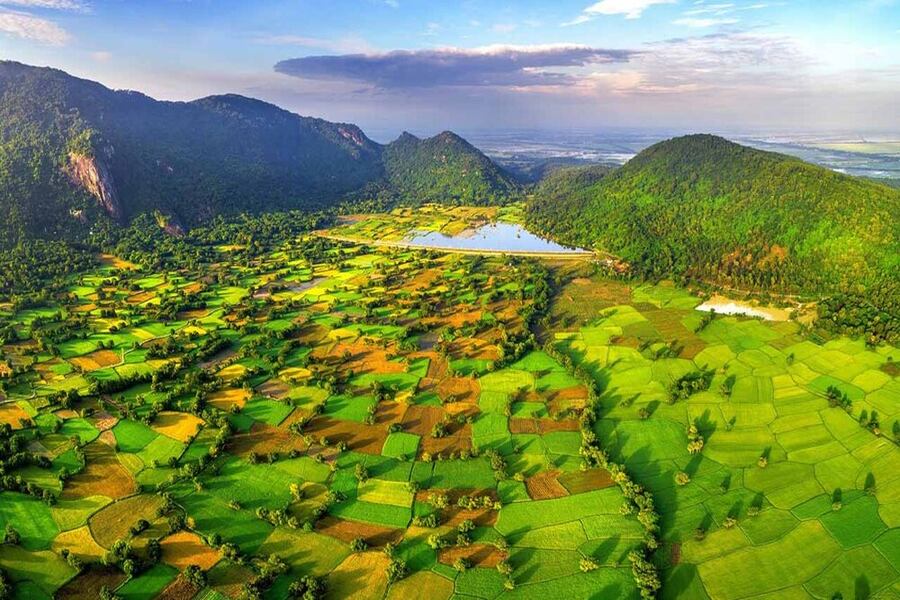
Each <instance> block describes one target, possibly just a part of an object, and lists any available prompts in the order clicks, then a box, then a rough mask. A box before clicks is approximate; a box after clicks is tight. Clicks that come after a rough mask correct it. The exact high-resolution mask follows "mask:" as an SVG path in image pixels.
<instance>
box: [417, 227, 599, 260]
mask: <svg viewBox="0 0 900 600" xmlns="http://www.w3.org/2000/svg"><path fill="white" fill-rule="evenodd" d="M404 242H405V243H406V244H408V245H410V246H420V247H427V248H447V249H453V250H489V251H494V252H535V253H543V254H554V253H565V254H572V253H585V254H589V251H587V250H582V249H581V248H569V247H567V246H563V245H561V244H557V243H556V242H554V241H551V240H548V239H545V238H542V237H540V236H537V235H535V234H533V233H531V232H530V231H528V230H527V229H525V228H524V227H522V226H521V225H517V224H515V223H491V224H488V225H482V226H480V227H478V228H477V229H467V230H466V231H464V232H463V233H461V234H459V235H455V236H451V235H446V234H444V233H441V232H439V231H419V230H415V231H412V232H410V233H409V235H407V236H406V239H405V240H404Z"/></svg>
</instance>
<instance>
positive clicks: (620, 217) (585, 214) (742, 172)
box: [528, 135, 900, 292]
mask: <svg viewBox="0 0 900 600" xmlns="http://www.w3.org/2000/svg"><path fill="white" fill-rule="evenodd" d="M557 183H559V182H557ZM562 183H563V185H543V186H540V187H538V188H537V192H536V196H535V199H534V201H533V202H531V203H530V206H529V209H528V219H529V222H530V223H531V225H532V226H533V227H535V228H536V229H537V230H539V231H541V232H544V233H548V234H551V235H554V236H556V237H558V238H559V239H561V240H562V241H564V242H568V243H571V244H578V245H583V246H590V247H594V248H601V249H604V250H607V251H610V252H612V253H615V254H617V255H620V256H621V257H622V258H624V259H625V260H627V261H629V262H630V263H631V264H632V266H633V268H634V269H635V271H636V272H637V273H639V274H642V275H646V276H651V277H656V276H672V275H674V276H682V277H688V278H693V279H700V280H706V281H713V282H716V283H719V284H724V285H731V286H734V287H738V288H741V289H768V290H776V291H783V292H821V291H824V290H835V289H842V288H845V287H851V286H857V285H860V284H862V285H867V284H872V283H874V282H878V281H882V280H884V279H885V278H890V277H896V275H897V272H898V268H900V231H898V228H900V220H898V218H897V215H898V214H900V192H898V191H896V190H892V189H890V188H888V187H886V186H883V185H879V184H877V183H873V182H871V181H867V180H863V179H857V178H854V177H849V176H846V175H841V174H839V173H835V172H832V171H830V170H828V169H824V168H821V167H817V166H814V165H811V164H807V163H805V162H803V161H801V160H798V159H795V158H791V157H787V156H783V155H780V154H774V153H769V152H762V151H759V150H754V149H751V148H747V147H744V146H740V145H738V144H734V143H732V142H729V141H727V140H725V139H722V138H719V137H715V136H711V135H692V136H686V137H681V138H676V139H672V140H668V141H665V142H662V143H659V144H656V145H654V146H652V147H650V148H648V149H646V150H645V151H643V152H641V153H640V154H639V155H638V156H636V157H635V158H634V159H633V160H631V161H630V162H628V163H627V164H626V165H625V166H624V167H622V168H621V169H618V170H617V171H615V172H613V173H612V174H611V175H609V176H607V177H604V178H602V179H600V180H599V181H595V182H593V183H589V184H588V185H583V184H584V181H583V178H570V180H569V181H564V182H562Z"/></svg>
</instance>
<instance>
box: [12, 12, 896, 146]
mask: <svg viewBox="0 0 900 600" xmlns="http://www.w3.org/2000/svg"><path fill="white" fill-rule="evenodd" d="M0 58H2V59H8V60H17V61H20V62H24V63H28V64H33V65H42V66H52V67H57V68H60V69H63V70H66V71H68V72H70V73H72V74H73V75H77V76H79V77H85V78H88V79H93V80H97V81H100V82H101V83H103V84H105V85H107V86H109V87H111V88H117V89H135V90H139V91H142V92H144V93H147V94H149V95H151V96H153V97H155V98H159V99H166V100H190V99H194V98H198V97H202V96H206V95H210V94H219V93H239V94H244V95H248V96H253V97H257V98H261V99H263V100H267V101H270V102H273V103H275V104H278V105H280V106H283V107H284V108H287V109H289V110H291V111H294V112H298V113H300V114H304V115H312V116H319V117H323V118H326V119H329V120H334V121H345V122H353V123H357V124H359V125H360V126H362V127H363V128H364V129H367V130H374V131H378V132H386V133H385V135H392V134H393V133H394V132H396V133H399V132H400V131H402V130H410V131H414V132H421V133H434V132H437V131H441V130H444V129H457V130H501V129H559V130H565V129H582V130H583V129H598V130H602V129H614V128H636V129H653V128H666V129H672V130H683V131H731V132H761V133H764V132H792V131H796V132H823V133H829V132H846V133H847V134H848V135H851V136H855V135H858V136H862V135H890V134H898V133H900V0H600V1H596V2H592V1H591V0H552V1H537V0H516V1H512V0H508V1H491V0H460V1H454V0H0Z"/></svg>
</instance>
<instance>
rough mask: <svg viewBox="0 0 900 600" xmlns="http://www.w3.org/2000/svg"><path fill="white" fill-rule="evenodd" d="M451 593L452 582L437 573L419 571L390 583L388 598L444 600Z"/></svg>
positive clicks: (397, 599) (391, 599) (392, 599)
mask: <svg viewBox="0 0 900 600" xmlns="http://www.w3.org/2000/svg"><path fill="white" fill-rule="evenodd" d="M451 595H453V582H452V581H450V580H449V579H447V578H445V577H441V576H440V575H438V574H437V573H432V572H430V571H419V572H418V573H413V574H412V575H410V576H409V577H407V578H406V579H401V580H400V581H398V582H396V583H394V584H393V585H391V589H390V591H389V592H388V595H387V598H388V600H446V599H447V598H449V597H450V596H451Z"/></svg>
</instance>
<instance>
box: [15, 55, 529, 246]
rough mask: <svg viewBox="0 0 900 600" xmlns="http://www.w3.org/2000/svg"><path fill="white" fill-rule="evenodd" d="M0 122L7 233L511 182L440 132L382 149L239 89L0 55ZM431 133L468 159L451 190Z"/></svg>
mask: <svg viewBox="0 0 900 600" xmlns="http://www.w3.org/2000/svg"><path fill="white" fill-rule="evenodd" d="M0 123H2V125H0V166H2V167H4V168H2V169H0V184H2V185H0V190H5V192H4V191H0V208H3V209H6V210H5V211H4V212H5V213H6V214H7V217H6V218H5V219H3V220H0V232H2V233H5V234H6V235H5V236H3V239H4V240H7V244H9V243H10V242H12V243H16V241H18V240H23V239H28V238H32V237H43V238H56V237H59V236H62V237H69V238H73V239H78V238H80V237H82V236H84V235H85V233H86V231H88V230H89V229H90V225H91V223H92V222H94V221H96V219H98V218H104V217H105V218H112V219H113V220H116V221H118V222H120V223H125V222H128V221H129V220H131V219H132V218H134V217H135V216H137V215H140V214H144V213H152V212H155V211H158V212H161V213H163V214H164V215H166V217H167V218H169V219H172V220H173V222H176V223H178V222H181V223H184V225H185V226H187V227H190V226H193V225H197V224H200V223H203V222H205V221H208V220H209V219H210V218H211V217H213V216H215V215H217V214H223V213H235V212H265V211H271V210H287V209H302V210H317V209H321V208H325V207H328V206H331V205H333V204H334V203H336V202H338V201H340V200H341V199H343V198H345V197H347V196H349V195H352V194H354V193H361V192H362V193H369V192H370V191H371V192H372V193H375V192H377V193H380V194H382V195H387V196H389V197H397V196H409V195H410V194H413V193H415V194H420V195H421V199H415V198H414V199H412V200H413V201H435V200H437V199H439V198H440V197H442V196H443V197H448V198H451V201H454V202H461V201H467V202H471V201H476V200H477V198H476V195H477V194H487V195H489V196H490V198H491V201H493V200H494V199H496V198H497V197H499V196H503V195H506V194H508V193H510V192H512V191H513V189H514V187H515V186H514V185H513V183H512V182H511V180H508V179H506V178H505V177H501V176H499V175H498V173H499V168H498V167H496V165H494V164H493V163H492V162H491V161H490V159H488V158H487V157H485V156H484V155H483V154H482V153H481V152H480V151H478V150H477V149H476V148H474V146H471V144H468V142H465V141H464V140H462V139H461V138H458V136H455V134H450V135H453V136H455V137H456V138H458V139H459V140H460V141H453V140H452V138H449V137H448V132H444V133H442V134H438V136H435V138H437V139H436V140H435V138H427V139H425V140H419V139H418V138H416V140H417V143H421V144H423V146H422V149H424V150H426V151H424V152H420V151H419V150H420V149H419V148H411V149H410V148H408V149H407V151H404V152H393V153H392V152H391V150H389V148H390V145H384V146H383V145H381V144H378V143H376V142H374V141H372V140H371V139H369V138H368V137H367V136H366V134H365V133H364V132H363V130H362V129H360V128H359V127H358V126H356V125H353V124H351V123H333V122H330V121H326V120H324V119H320V118H316V117H307V116H301V115H298V114H295V113H292V112H290V111H288V110H285V109H283V108H280V107H278V106H276V105H274V104H271V103H268V102H265V101H263V100H258V99H255V98H250V97H247V96H243V95H240V94H218V95H211V96H206V97H203V98H198V99H196V100H191V101H187V102H185V101H161V100H155V99H153V98H151V97H150V96H147V95H145V94H143V93H141V92H135V91H130V90H124V91H123V90H112V89H109V88H107V87H105V86H103V85H102V84H100V83H97V82H94V81H90V80H87V79H81V78H77V77H73V76H71V75H69V74H67V73H65V72H64V71H61V70H59V69H53V68H50V67H31V66H28V65H24V64H21V63H15V62H10V61H0ZM441 136H443V137H441ZM432 140H435V141H432ZM398 141H399V140H398ZM451 141H452V143H451ZM441 144H443V145H444V151H445V153H446V152H448V151H449V152H450V159H451V160H450V161H449V163H448V162H447V161H446V160H442V162H443V163H444V164H471V165H480V167H481V170H480V171H476V172H474V173H473V172H469V173H467V178H466V179H465V181H464V184H462V185H461V186H459V188H458V189H457V186H456V181H455V180H454V179H453V178H452V177H451V178H450V179H448V173H447V169H446V168H445V167H444V166H442V165H432V164H429V161H432V160H438V158H437V157H436V155H435V154H434V153H433V152H432V153H429V152H428V151H427V149H430V148H431V146H434V145H441ZM386 154H391V160H390V164H386V161H385V155H386ZM463 154H471V156H461V155H463ZM443 158H446V156H445V157H443ZM34 163H37V164H38V167H37V168H35V167H34ZM412 175H415V183H414V184H412V183H409V182H407V181H406V178H408V177H411V176H412ZM73 184H74V185H73ZM454 197H455V198H456V199H455V200H454V199H453V198H454Z"/></svg>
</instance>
